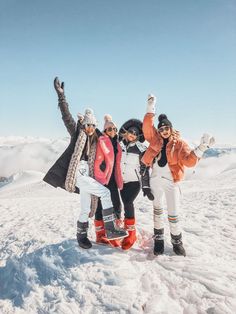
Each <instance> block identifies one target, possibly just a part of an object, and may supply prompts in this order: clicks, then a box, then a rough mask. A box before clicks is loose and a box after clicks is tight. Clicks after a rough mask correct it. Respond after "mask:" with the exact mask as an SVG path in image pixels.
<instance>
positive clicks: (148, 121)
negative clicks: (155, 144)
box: [143, 113, 156, 143]
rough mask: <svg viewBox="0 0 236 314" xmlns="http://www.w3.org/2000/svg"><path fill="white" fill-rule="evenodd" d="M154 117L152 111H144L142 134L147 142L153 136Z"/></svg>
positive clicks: (154, 130) (154, 131) (154, 132)
mask: <svg viewBox="0 0 236 314" xmlns="http://www.w3.org/2000/svg"><path fill="white" fill-rule="evenodd" d="M154 118H155V115H154V114H153V113H146V114H145V116H144V119H143V134H144V137H145V140H146V141H148V142H149V143H150V142H151V141H152V139H153V138H154V137H155V134H156V128H155V127H154Z"/></svg>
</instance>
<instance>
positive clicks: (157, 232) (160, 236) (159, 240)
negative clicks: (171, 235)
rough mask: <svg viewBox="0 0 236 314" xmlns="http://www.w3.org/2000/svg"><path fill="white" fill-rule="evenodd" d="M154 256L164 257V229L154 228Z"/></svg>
mask: <svg viewBox="0 0 236 314" xmlns="http://www.w3.org/2000/svg"><path fill="white" fill-rule="evenodd" d="M153 239H154V250H153V253H154V255H162V254H163V253H164V229H155V228H154V236H153Z"/></svg>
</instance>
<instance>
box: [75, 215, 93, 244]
mask: <svg viewBox="0 0 236 314" xmlns="http://www.w3.org/2000/svg"><path fill="white" fill-rule="evenodd" d="M87 231H88V222H80V221H77V234H76V236H77V241H78V244H79V246H80V247H82V248H83V249H90V248H91V247H92V243H91V242H90V241H89V239H88V237H87Z"/></svg>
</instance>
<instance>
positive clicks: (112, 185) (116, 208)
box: [95, 179, 121, 220]
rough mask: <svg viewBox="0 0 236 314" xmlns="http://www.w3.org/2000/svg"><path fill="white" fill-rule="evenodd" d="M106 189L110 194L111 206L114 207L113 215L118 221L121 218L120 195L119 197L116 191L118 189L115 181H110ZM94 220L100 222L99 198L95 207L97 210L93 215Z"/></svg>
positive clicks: (100, 204) (100, 206) (100, 207)
mask: <svg viewBox="0 0 236 314" xmlns="http://www.w3.org/2000/svg"><path fill="white" fill-rule="evenodd" d="M105 187H106V188H108V189H109V191H110V192H111V202H112V205H113V207H114V212H115V215H116V217H117V218H118V219H120V217H121V201H120V195H119V191H118V187H117V184H116V182H115V180H114V179H113V180H110V182H109V183H108V185H105ZM95 219H96V220H102V219H103V217H102V203H101V200H100V198H99V200H98V206H97V210H96V213H95Z"/></svg>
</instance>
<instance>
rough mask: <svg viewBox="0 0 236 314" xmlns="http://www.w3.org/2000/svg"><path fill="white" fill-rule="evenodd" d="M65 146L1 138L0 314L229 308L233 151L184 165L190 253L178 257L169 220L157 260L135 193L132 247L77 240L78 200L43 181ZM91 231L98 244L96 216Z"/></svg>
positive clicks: (146, 212) (235, 295)
mask: <svg viewBox="0 0 236 314" xmlns="http://www.w3.org/2000/svg"><path fill="white" fill-rule="evenodd" d="M53 143H54V145H53ZM67 144H68V140H66V139H65V140H56V141H54V140H47V139H33V138H30V139H29V138H27V139H22V138H21V139H20V140H19V139H18V138H14V137H13V138H11V143H9V140H4V139H0V152H1V154H0V156H1V157H0V159H1V161H2V160H3V156H4V153H3V152H7V153H6V155H8V156H10V157H11V158H8V159H6V155H5V157H4V158H5V163H4V165H6V167H5V166H4V167H1V171H2V173H0V177H4V179H2V180H1V182H0V212H1V220H0V313H27V314H28V313H91V314H93V313H122V314H123V313H131V314H136V313H171V314H172V313H177V314H178V313H184V314H195V313H196V314H198V313H208V314H213V313H214V314H215V313H216V314H225V313H235V312H236V289H235V288H236V287H235V282H236V270H235V262H236V232H235V227H236V223H235V221H236V212H235V204H236V193H235V191H236V165H235V161H236V160H235V152H234V151H230V152H228V153H223V154H220V155H219V156H218V157H216V156H215V157H208V158H205V159H203V160H201V162H200V163H199V165H198V166H197V167H196V168H195V169H194V173H193V170H189V171H188V173H187V178H186V181H184V182H182V183H181V190H182V213H181V216H182V226H183V241H184V246H185V249H186V252H187V256H186V257H180V256H176V255H174V253H173V251H172V246H171V243H170V236H169V229H168V224H167V219H166V228H165V230H166V232H165V254H164V255H163V256H158V257H154V255H153V253H152V249H153V240H152V230H153V224H152V204H151V202H149V201H148V200H147V199H146V198H143V196H142V194H141V193H140V194H139V196H138V198H137V200H136V203H135V207H136V219H137V229H138V241H137V243H136V244H135V246H134V247H133V248H132V249H130V250H129V251H122V250H121V249H119V248H118V249H117V248H111V247H107V246H102V245H97V244H95V243H93V248H92V249H90V250H83V249H80V248H79V247H78V245H77V243H76V240H75V231H76V227H75V226H76V219H77V215H78V211H79V206H80V197H79V196H78V195H75V194H70V193H67V192H66V191H64V190H61V189H54V188H53V187H50V186H48V185H47V184H46V183H44V182H43V181H42V178H43V176H44V173H45V171H46V170H47V169H46V167H48V168H49V167H50V166H51V164H52V163H53V162H54V160H56V158H57V157H58V156H59V155H60V154H61V153H62V151H63V149H64V148H65V147H66V145H67ZM10 147H11V148H10ZM224 149H225V148H224ZM31 150H32V152H33V154H32V155H30V151H31ZM10 151H12V152H14V153H16V154H17V155H16V156H17V162H16V163H17V166H15V164H14V159H13V156H14V153H12V155H11V154H10ZM22 151H23V152H22ZM2 153H3V154H2ZM29 155H30V157H29V158H28V159H27V160H28V168H27V164H26V163H23V161H24V158H26V156H29ZM49 155H51V156H49ZM37 160H39V161H40V166H39V165H38V166H37ZM15 161H16V158H15ZM1 165H2V163H1ZM3 168H7V171H5V170H4V169H3ZM36 168H37V169H36ZM15 170H17V171H15ZM89 235H90V238H91V239H92V240H93V241H94V240H95V234H94V226H93V223H92V221H91V223H90V229H89Z"/></svg>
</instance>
